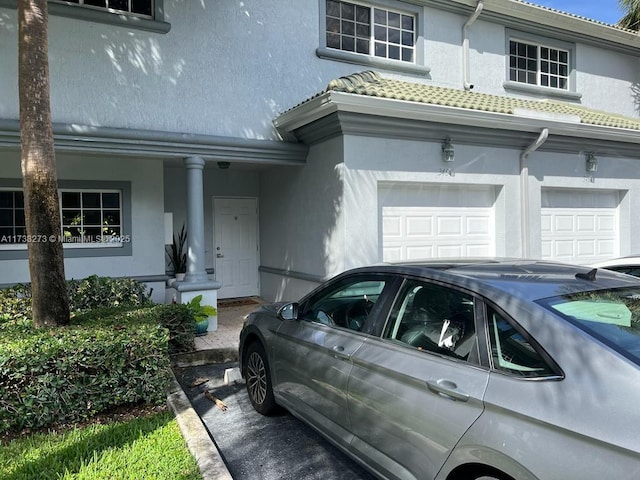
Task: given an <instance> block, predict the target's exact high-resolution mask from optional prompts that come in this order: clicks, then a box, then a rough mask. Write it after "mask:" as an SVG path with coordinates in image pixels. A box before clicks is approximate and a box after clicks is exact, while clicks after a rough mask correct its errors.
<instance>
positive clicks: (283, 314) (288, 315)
mask: <svg viewBox="0 0 640 480" xmlns="http://www.w3.org/2000/svg"><path fill="white" fill-rule="evenodd" d="M278 318H279V319H280V320H298V304H297V303H295V302H293V303H287V304H286V305H283V306H282V307H280V310H278Z"/></svg>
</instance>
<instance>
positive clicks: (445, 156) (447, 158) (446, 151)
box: [442, 137, 455, 163]
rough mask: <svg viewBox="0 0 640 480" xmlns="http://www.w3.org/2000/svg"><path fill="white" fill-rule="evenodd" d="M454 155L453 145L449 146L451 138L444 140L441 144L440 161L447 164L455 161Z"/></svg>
mask: <svg viewBox="0 0 640 480" xmlns="http://www.w3.org/2000/svg"><path fill="white" fill-rule="evenodd" d="M454 153H455V152H454V151H453V145H451V138H449V137H447V138H445V139H444V143H443V144H442V161H443V162H447V163H449V162H453V161H454V160H455V155H454Z"/></svg>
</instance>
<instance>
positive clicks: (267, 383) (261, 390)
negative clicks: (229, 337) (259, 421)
mask: <svg viewBox="0 0 640 480" xmlns="http://www.w3.org/2000/svg"><path fill="white" fill-rule="evenodd" d="M245 378H246V381H247V394H248V395H249V400H250V401H251V404H252V405H253V408H255V409H256V410H257V411H258V412H259V413H261V414H263V415H269V414H271V413H273V412H274V411H275V410H276V402H275V399H274V397H273V390H272V387H271V375H270V373H269V364H268V363H267V355H266V353H265V351H264V348H263V347H262V345H261V344H259V343H253V344H251V345H250V346H249V349H248V351H247V367H246V375H245Z"/></svg>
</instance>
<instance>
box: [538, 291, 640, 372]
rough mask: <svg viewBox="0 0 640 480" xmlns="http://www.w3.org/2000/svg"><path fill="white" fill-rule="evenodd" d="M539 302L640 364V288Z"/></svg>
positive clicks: (564, 296)
mask: <svg viewBox="0 0 640 480" xmlns="http://www.w3.org/2000/svg"><path fill="white" fill-rule="evenodd" d="M538 303H540V304H541V305H543V306H544V307H546V308H548V309H549V310H551V311H553V312H554V313H556V314H558V315H560V316H561V317H563V318H565V319H567V320H568V321H569V322H571V323H573V324H574V325H577V326H578V327H580V328H581V329H582V330H584V331H585V332H587V333H588V334H590V335H591V336H593V337H595V338H597V339H598V340H600V341H601V342H603V343H605V344H606V345H608V346H610V347H611V348H613V349H614V350H616V351H617V352H619V353H620V354H622V355H624V356H625V357H627V358H628V359H630V360H631V361H633V362H634V363H636V364H638V365H640V288H624V289H613V290H598V291H591V292H580V293H573V294H569V295H562V296H559V297H553V298H547V299H544V300H540V301H539V302H538Z"/></svg>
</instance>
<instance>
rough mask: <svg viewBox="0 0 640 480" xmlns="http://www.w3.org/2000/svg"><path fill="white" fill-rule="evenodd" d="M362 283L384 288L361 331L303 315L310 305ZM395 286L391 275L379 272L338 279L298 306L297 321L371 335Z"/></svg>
mask: <svg viewBox="0 0 640 480" xmlns="http://www.w3.org/2000/svg"><path fill="white" fill-rule="evenodd" d="M364 282H383V283H384V286H383V288H382V290H381V292H380V294H379V295H378V298H377V300H376V301H375V303H374V305H373V307H372V308H371V310H370V311H369V313H368V315H367V319H366V321H365V322H364V324H363V326H362V328H361V329H359V330H356V329H352V328H348V327H347V326H342V325H338V324H335V325H327V324H325V323H322V322H317V321H315V320H314V319H312V318H307V317H305V314H306V313H308V312H309V309H310V308H311V306H312V305H315V304H316V303H317V302H319V301H320V300H327V299H330V298H331V297H332V296H334V295H335V294H336V293H337V292H338V291H340V290H345V289H348V288H349V287H350V286H353V285H355V284H358V283H364ZM394 285H395V278H394V277H393V276H392V275H389V274H386V273H381V272H375V273H374V272H363V273H357V274H354V275H349V276H346V277H343V278H340V279H336V281H335V282H334V283H333V284H331V285H327V286H326V287H325V288H323V289H322V290H320V291H317V292H311V294H310V296H309V297H308V298H306V299H304V300H303V301H302V302H301V303H300V305H299V313H298V320H300V321H303V322H309V323H313V324H317V325H325V326H326V327H328V328H337V329H340V330H345V331H349V332H352V333H357V334H371V331H372V330H373V329H374V328H375V325H376V319H377V318H378V316H379V314H380V312H381V311H382V309H383V308H384V305H385V304H386V301H385V299H386V298H387V297H388V295H389V292H390V291H392V290H393V288H394Z"/></svg>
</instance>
